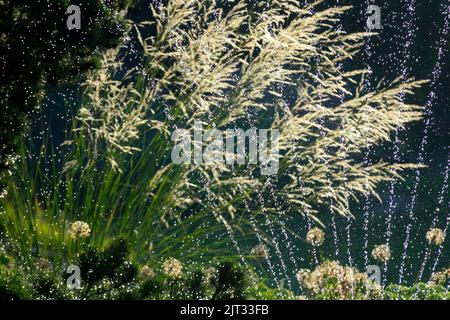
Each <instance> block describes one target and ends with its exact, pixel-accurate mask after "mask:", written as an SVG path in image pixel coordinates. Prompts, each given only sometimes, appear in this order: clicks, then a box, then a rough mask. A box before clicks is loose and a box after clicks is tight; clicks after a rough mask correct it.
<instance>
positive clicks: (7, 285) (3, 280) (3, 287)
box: [0, 264, 31, 300]
mask: <svg viewBox="0 0 450 320" xmlns="http://www.w3.org/2000/svg"><path fill="white" fill-rule="evenodd" d="M27 287H28V284H27V282H26V281H24V277H23V276H22V274H21V273H20V272H19V271H18V270H16V269H10V268H8V267H7V266H5V265H3V264H0V300H22V299H28V298H30V297H31V296H30V294H29V292H28V291H27V289H26V288H27Z"/></svg>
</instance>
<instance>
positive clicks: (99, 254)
mask: <svg viewBox="0 0 450 320" xmlns="http://www.w3.org/2000/svg"><path fill="white" fill-rule="evenodd" d="M128 258H129V248H128V245H127V243H126V241H125V240H123V239H117V240H114V241H113V242H112V243H111V244H110V245H109V246H108V247H107V248H106V249H104V250H99V249H97V248H95V247H92V246H89V247H88V248H87V249H86V250H84V251H82V252H81V253H80V254H79V255H78V257H77V259H76V260H75V261H74V264H75V265H77V266H78V267H80V270H81V279H82V281H83V289H82V294H81V295H80V296H81V298H83V299H86V298H91V297H99V296H100V295H113V294H117V292H116V291H118V290H120V289H124V288H125V287H127V285H129V284H130V283H132V282H133V281H134V280H135V278H136V276H137V268H136V267H135V266H134V265H133V264H132V263H131V262H129V261H128Z"/></svg>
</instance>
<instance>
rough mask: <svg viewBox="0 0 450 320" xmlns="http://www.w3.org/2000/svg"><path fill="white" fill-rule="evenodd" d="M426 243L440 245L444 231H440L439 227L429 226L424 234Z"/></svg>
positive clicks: (442, 241)
mask: <svg viewBox="0 0 450 320" xmlns="http://www.w3.org/2000/svg"><path fill="white" fill-rule="evenodd" d="M426 238H427V241H428V244H430V245H431V244H432V245H435V246H442V244H443V243H444V240H445V237H444V231H442V230H441V229H439V228H431V229H430V230H428V232H427V235H426Z"/></svg>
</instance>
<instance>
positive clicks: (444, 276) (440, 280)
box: [429, 268, 450, 286]
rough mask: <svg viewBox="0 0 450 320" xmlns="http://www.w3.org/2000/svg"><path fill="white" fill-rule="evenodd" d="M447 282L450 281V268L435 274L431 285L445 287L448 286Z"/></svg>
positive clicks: (430, 282)
mask: <svg viewBox="0 0 450 320" xmlns="http://www.w3.org/2000/svg"><path fill="white" fill-rule="evenodd" d="M447 280H450V268H449V269H446V270H442V271H439V272H436V273H435V274H433V275H432V276H431V279H430V281H429V284H437V285H441V286H444V285H445V284H446V282H447Z"/></svg>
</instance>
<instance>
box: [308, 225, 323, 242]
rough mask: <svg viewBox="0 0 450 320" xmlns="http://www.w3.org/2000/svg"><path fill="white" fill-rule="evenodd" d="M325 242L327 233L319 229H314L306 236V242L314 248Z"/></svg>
mask: <svg viewBox="0 0 450 320" xmlns="http://www.w3.org/2000/svg"><path fill="white" fill-rule="evenodd" d="M324 240H325V233H324V232H323V231H322V230H321V229H319V228H312V229H311V230H309V231H308V233H307V234H306V242H308V243H309V244H312V245H313V246H320V245H322V243H323V241H324Z"/></svg>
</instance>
